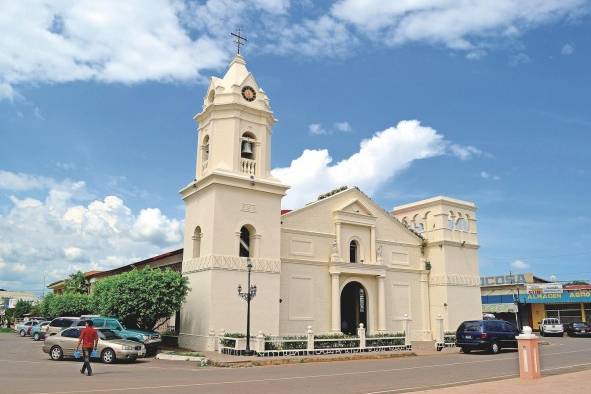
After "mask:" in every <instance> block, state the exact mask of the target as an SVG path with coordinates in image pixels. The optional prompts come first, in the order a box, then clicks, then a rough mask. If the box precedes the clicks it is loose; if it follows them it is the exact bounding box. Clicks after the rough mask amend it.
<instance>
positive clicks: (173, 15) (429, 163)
mask: <svg viewBox="0 0 591 394" xmlns="http://www.w3.org/2000/svg"><path fill="white" fill-rule="evenodd" d="M452 3H453V4H448V3H445V2H443V3H442V2H440V1H437V0H433V1H424V2H420V3H418V2H407V3H403V2H388V1H380V0H371V1H369V0H368V1H365V2H363V1H360V0H359V1H357V0H341V1H338V2H334V3H332V2H322V3H321V4H322V5H319V4H320V3H315V2H311V1H291V2H289V1H288V0H258V1H253V2H249V3H248V4H247V2H242V1H231V2H230V1H223V0H210V1H208V2H206V3H205V2H181V1H173V2H169V1H153V2H150V5H149V6H144V7H140V6H139V4H140V3H139V2H138V3H137V4H135V6H134V5H133V2H129V3H126V6H125V7H124V6H122V5H121V4H119V3H118V2H104V3H101V4H100V5H97V4H96V3H92V4H90V3H89V4H86V5H84V4H83V2H78V3H76V4H74V3H72V4H69V3H68V2H64V3H62V2H54V3H46V2H40V3H39V4H40V6H39V7H36V8H35V9H34V10H33V9H31V7H29V8H28V9H27V6H26V5H21V4H17V2H0V7H2V8H4V9H5V10H8V12H5V13H4V17H2V16H0V31H2V37H4V38H3V39H0V52H1V53H4V54H5V56H4V58H2V57H0V136H1V141H2V143H1V144H0V287H4V288H11V289H25V290H35V291H38V290H39V289H41V287H42V281H43V275H44V274H43V273H44V272H45V276H46V281H47V282H50V281H52V280H56V279H59V278H61V277H63V276H64V275H66V274H67V273H69V272H71V271H72V270H75V269H82V270H87V269H91V268H97V269H104V268H110V267H114V266H117V265H121V264H125V263H129V262H131V261H133V260H134V259H139V258H143V257H147V256H150V255H152V254H154V253H158V252H160V251H165V250H170V249H173V248H175V247H177V246H179V245H180V241H181V239H182V234H181V231H182V219H183V216H184V211H183V205H182V200H181V199H180V196H179V195H178V190H179V189H180V188H181V187H182V186H183V185H185V184H186V183H188V182H189V181H191V180H192V178H193V174H194V162H195V124H194V121H193V120H192V116H193V115H194V114H195V113H197V112H199V110H200V107H201V102H202V98H203V95H204V93H205V89H206V83H207V78H208V77H210V76H212V75H217V76H221V75H223V73H224V71H225V68H226V66H227V64H228V62H229V60H230V59H231V56H232V51H233V48H232V43H231V40H230V38H229V31H230V30H232V29H233V27H234V26H237V25H241V26H242V28H243V31H244V33H245V34H246V35H247V36H248V38H249V43H248V45H247V46H246V48H245V50H244V54H245V57H246V60H247V66H248V68H249V70H250V71H251V72H253V73H254V75H255V77H256V78H257V81H258V83H259V85H261V86H262V87H263V88H264V89H265V91H266V93H267V94H268V96H269V97H270V99H271V105H272V107H273V110H274V113H275V116H276V117H277V118H278V119H279V122H278V123H277V124H276V126H275V128H274V134H273V167H275V168H284V169H289V167H290V165H291V163H292V160H295V159H298V158H300V159H301V158H302V154H303V152H304V151H305V150H308V151H307V152H309V154H310V155H314V157H315V158H316V159H318V160H320V161H322V160H324V161H325V162H323V163H320V164H318V163H314V162H312V161H309V160H308V158H309V157H311V156H304V158H305V159H306V163H307V165H308V167H307V168H308V171H309V174H312V175H318V174H324V175H322V176H325V178H319V179H322V180H323V181H324V180H326V182H322V185H318V184H316V183H313V182H312V183H310V181H309V180H306V179H305V177H304V179H299V178H298V179H297V180H296V181H295V182H302V186H301V188H299V189H298V190H304V189H305V191H306V193H301V194H299V197H298V198H296V197H297V196H296V195H295V194H293V195H292V196H290V199H289V200H286V202H287V203H293V204H296V205H297V204H299V203H301V201H306V198H307V197H308V195H312V194H314V193H316V192H318V193H319V192H323V191H326V189H330V188H331V187H332V186H339V185H340V184H342V183H348V184H349V185H359V186H360V187H361V188H362V189H363V190H365V191H367V192H368V193H370V194H371V195H372V197H373V198H374V199H375V200H376V201H377V202H378V203H379V204H381V205H382V206H383V207H384V208H386V209H391V208H392V207H393V206H395V205H398V204H403V203H408V202H411V201H414V200H417V199H422V198H427V197H430V196H433V195H439V194H445V195H449V196H451V197H456V198H460V199H466V200H470V201H474V202H475V203H476V204H477V205H478V208H479V210H478V220H479V223H478V225H479V236H480V243H481V245H482V247H481V252H480V259H481V273H482V274H484V275H491V274H501V273H507V272H508V271H509V270H512V271H513V272H520V271H533V272H535V273H537V274H539V275H541V276H550V275H552V274H554V275H556V276H557V277H558V279H560V280H568V279H574V278H591V265H590V264H589V259H590V258H591V252H589V250H588V248H587V247H586V245H588V244H589V242H590V241H591V233H590V232H589V231H588V230H587V229H588V228H589V226H590V225H591V216H590V214H589V212H590V211H591V199H590V198H589V197H590V194H591V193H590V191H591V190H590V186H589V184H590V183H589V181H590V179H591V166H590V165H589V164H590V160H589V153H588V147H587V145H588V143H589V142H590V138H591V137H590V132H591V113H590V111H589V103H590V102H591V97H590V96H591V93H590V92H591V89H590V87H591V76H590V74H589V72H588V70H589V69H591V49H590V48H589V43H588V37H590V36H591V25H590V23H589V22H590V16H589V10H590V9H591V8H590V7H591V5H590V4H589V2H587V1H582V0H568V1H553V0H528V1H520V2H515V1H508V0H507V1H498V2H495V3H496V5H497V6H498V7H497V6H495V5H491V4H488V3H489V2H486V1H475V2H472V3H470V2H461V1H459V2H452ZM468 3H470V4H468ZM143 4H145V3H143ZM393 4H394V5H396V6H393ZM22 15H26V17H25V18H24V19H23V18H19V16H22ZM130 21H133V23H130ZM412 120H416V121H418V122H420V125H419V123H416V122H415V123H413V124H411V125H410V126H409V123H404V121H412ZM400 122H403V123H402V124H401V123H400ZM403 125H406V126H403ZM404 127H407V128H408V129H409V130H410V131H408V132H409V133H411V134H412V135H413V136H414V137H413V138H414V139H413V140H412V141H410V142H409V141H406V142H400V146H399V149H400V150H399V151H395V150H394V151H386V152H385V153H384V152H382V153H384V155H385V156H384V157H377V156H379V154H378V155H377V156H376V157H374V156H372V152H373V151H371V152H364V151H363V149H361V153H360V143H361V141H362V140H364V139H366V140H368V141H369V142H370V145H371V141H373V142H374V143H376V144H378V145H379V143H380V141H382V142H383V141H390V142H391V143H393V144H396V143H398V142H397V141H399V140H397V139H396V138H398V137H396V136H400V133H402V130H403V129H404ZM379 132H382V134H379V136H376V133H379ZM396 133H399V134H396ZM421 133H423V134H421ZM380 136H381V137H380ZM387 136H392V139H380V138H386V137H387ZM324 149H326V151H323V150H324ZM310 152H311V153H310ZM392 152H396V155H395V156H396V157H394V156H392V157H391V158H390V157H389V156H388V154H392ZM355 154H357V156H353V155H355ZM352 156H353V158H352ZM328 157H330V158H332V161H331V162H330V163H328V162H326V160H328ZM355 163H362V165H372V166H375V169H374V172H372V171H367V173H365V174H358V175H355V176H353V177H352V178H351V182H343V177H342V176H341V177H339V176H337V175H334V173H337V172H338V171H339V170H338V168H339V166H340V167H343V168H348V167H347V165H349V166H351V165H354V164H355ZM332 167H334V168H333V169H331V168H332ZM335 168H336V169H335ZM331 173H332V175H330V174H331ZM327 174H328V175H327ZM290 176H292V177H294V176H299V174H294V173H293V172H292V173H291V175H290ZM290 179H291V178H290ZM331 182H334V183H335V184H334V185H333V184H330V183H331ZM294 190H296V188H294ZM298 190H296V191H295V192H294V193H299V191H298ZM286 207H287V208H293V206H286Z"/></svg>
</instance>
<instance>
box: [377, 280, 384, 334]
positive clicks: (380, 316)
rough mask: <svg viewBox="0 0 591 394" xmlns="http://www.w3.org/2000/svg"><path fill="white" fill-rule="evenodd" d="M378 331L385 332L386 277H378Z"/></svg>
mask: <svg viewBox="0 0 591 394" xmlns="http://www.w3.org/2000/svg"><path fill="white" fill-rule="evenodd" d="M378 331H386V277H385V276H381V275H380V276H378Z"/></svg>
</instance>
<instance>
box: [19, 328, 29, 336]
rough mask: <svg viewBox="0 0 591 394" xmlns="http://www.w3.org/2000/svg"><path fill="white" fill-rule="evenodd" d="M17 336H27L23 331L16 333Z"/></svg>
mask: <svg viewBox="0 0 591 394" xmlns="http://www.w3.org/2000/svg"><path fill="white" fill-rule="evenodd" d="M18 335H20V336H21V337H24V336H25V335H27V333H26V332H25V330H20V331H19V332H18Z"/></svg>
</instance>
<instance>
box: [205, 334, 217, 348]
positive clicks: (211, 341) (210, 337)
mask: <svg viewBox="0 0 591 394" xmlns="http://www.w3.org/2000/svg"><path fill="white" fill-rule="evenodd" d="M216 342H217V341H216V337H215V331H214V330H213V329H210V330H209V332H208V333H207V350H208V351H210V352H215V347H216Z"/></svg>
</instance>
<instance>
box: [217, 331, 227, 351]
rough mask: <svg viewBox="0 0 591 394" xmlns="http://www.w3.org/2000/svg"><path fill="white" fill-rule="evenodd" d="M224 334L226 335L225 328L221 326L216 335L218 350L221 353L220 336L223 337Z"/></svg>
mask: <svg viewBox="0 0 591 394" xmlns="http://www.w3.org/2000/svg"><path fill="white" fill-rule="evenodd" d="M224 335H226V330H224V329H223V328H220V333H219V335H218V341H217V342H218V352H219V353H221V352H222V338H223V337H224Z"/></svg>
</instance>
